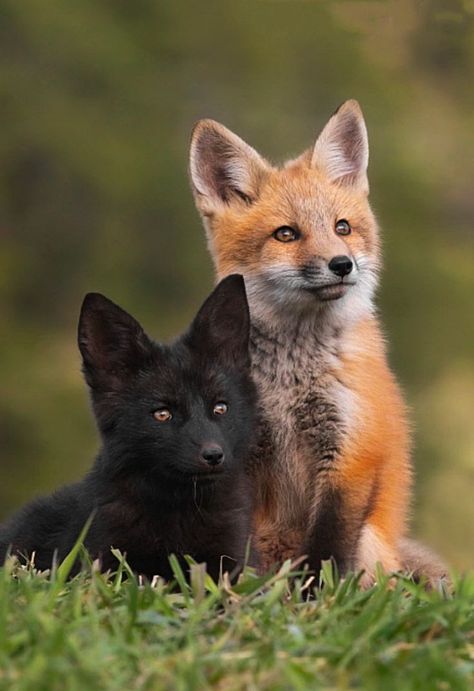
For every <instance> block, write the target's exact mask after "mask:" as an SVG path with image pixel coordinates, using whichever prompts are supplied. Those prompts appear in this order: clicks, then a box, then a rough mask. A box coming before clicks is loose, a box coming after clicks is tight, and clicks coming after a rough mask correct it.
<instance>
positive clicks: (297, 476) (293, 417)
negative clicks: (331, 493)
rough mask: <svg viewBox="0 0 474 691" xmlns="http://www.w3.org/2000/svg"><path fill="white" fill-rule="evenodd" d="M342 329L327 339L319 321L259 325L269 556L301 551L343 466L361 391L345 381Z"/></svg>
mask: <svg viewBox="0 0 474 691" xmlns="http://www.w3.org/2000/svg"><path fill="white" fill-rule="evenodd" d="M338 337H339V334H338V332H337V331H336V330H334V331H331V332H330V333H328V334H327V335H326V336H325V337H324V339H321V334H320V333H319V334H318V332H317V326H316V325H315V324H313V323H311V322H310V323H309V324H308V323H305V322H303V323H301V324H299V325H298V326H296V327H295V328H290V329H289V330H286V331H285V330H284V329H281V330H279V331H276V330H275V329H271V328H269V327H268V326H266V325H264V324H262V323H254V324H253V326H252V330H251V340H250V344H251V346H250V347H251V356H252V370H253V376H254V379H255V381H256V383H257V386H258V390H259V395H260V404H261V409H262V416H261V427H260V435H259V440H258V444H257V446H256V449H255V452H254V461H253V463H252V472H253V473H254V475H255V477H256V483H255V484H256V486H257V488H258V491H259V493H260V497H259V499H260V501H259V502H258V505H259V506H260V512H259V514H258V515H257V518H256V532H257V541H258V545H259V549H260V550H261V552H262V555H263V559H264V561H267V560H268V563H274V562H275V561H277V562H279V561H281V560H282V559H285V558H288V557H294V556H296V553H297V552H298V548H299V547H300V546H301V544H302V542H303V541H304V536H305V533H306V530H307V528H308V524H309V522H310V521H311V515H312V512H313V509H314V508H315V506H314V505H315V496H317V491H316V484H317V481H318V479H320V478H321V476H322V475H331V473H332V472H333V471H334V470H336V468H337V465H338V463H339V462H340V457H341V453H342V450H343V448H344V444H345V440H346V437H347V434H348V430H352V428H353V425H354V423H355V420H354V415H353V412H354V409H355V406H356V402H357V394H356V393H355V392H353V391H351V389H350V388H349V387H348V386H346V385H345V384H344V383H343V376H342V375H343V372H342V367H343V365H342V362H341V357H340V355H341V346H340V343H339V338H338Z"/></svg>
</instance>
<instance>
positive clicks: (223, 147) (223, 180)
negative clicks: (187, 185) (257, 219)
mask: <svg viewBox="0 0 474 691" xmlns="http://www.w3.org/2000/svg"><path fill="white" fill-rule="evenodd" d="M189 170H190V175H191V182H192V185H193V190H194V194H195V197H196V202H197V205H198V207H199V209H200V211H201V213H203V214H204V215H210V214H212V213H213V211H214V210H215V208H216V207H219V206H222V205H223V204H227V203H230V202H232V201H240V202H242V201H243V202H244V203H246V204H251V203H252V202H253V201H254V200H255V199H256V198H257V197H258V195H259V191H260V187H261V184H262V182H263V180H264V178H265V176H266V174H267V173H268V172H269V171H270V165H269V164H268V163H267V162H266V161H265V160H264V159H263V158H262V157H261V156H260V155H259V154H258V153H257V152H256V151H255V149H252V147H251V146H249V145H248V144H246V143H245V142H244V141H243V140H242V139H240V137H237V135H236V134H234V133H233V132H231V131H230V130H228V129H227V128H226V127H224V126H223V125H220V124H219V123H218V122H215V121H214V120H200V121H199V122H198V123H197V125H196V126H195V128H194V130H193V134H192V138H191V151H190V160H189Z"/></svg>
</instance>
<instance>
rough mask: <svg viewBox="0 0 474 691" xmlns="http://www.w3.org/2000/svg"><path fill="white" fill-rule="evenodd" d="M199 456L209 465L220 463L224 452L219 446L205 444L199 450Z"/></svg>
mask: <svg viewBox="0 0 474 691" xmlns="http://www.w3.org/2000/svg"><path fill="white" fill-rule="evenodd" d="M201 456H202V457H203V458H204V460H205V461H206V463H207V464H208V465H210V466H215V465H220V464H221V463H222V461H223V460H224V452H223V451H222V449H221V447H220V446H205V447H204V448H203V450H202V451H201Z"/></svg>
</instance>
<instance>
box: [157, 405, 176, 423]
mask: <svg viewBox="0 0 474 691" xmlns="http://www.w3.org/2000/svg"><path fill="white" fill-rule="evenodd" d="M153 417H154V418H155V420H157V421H158V422H168V420H171V418H172V417H173V416H172V415H171V413H170V411H169V410H168V408H160V409H159V410H155V412H154V413H153Z"/></svg>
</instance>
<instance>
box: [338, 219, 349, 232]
mask: <svg viewBox="0 0 474 691" xmlns="http://www.w3.org/2000/svg"><path fill="white" fill-rule="evenodd" d="M351 232H352V228H351V227H350V225H349V221H346V219H345V218H341V220H340V221H337V223H336V233H337V234H338V235H350V234H351Z"/></svg>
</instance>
